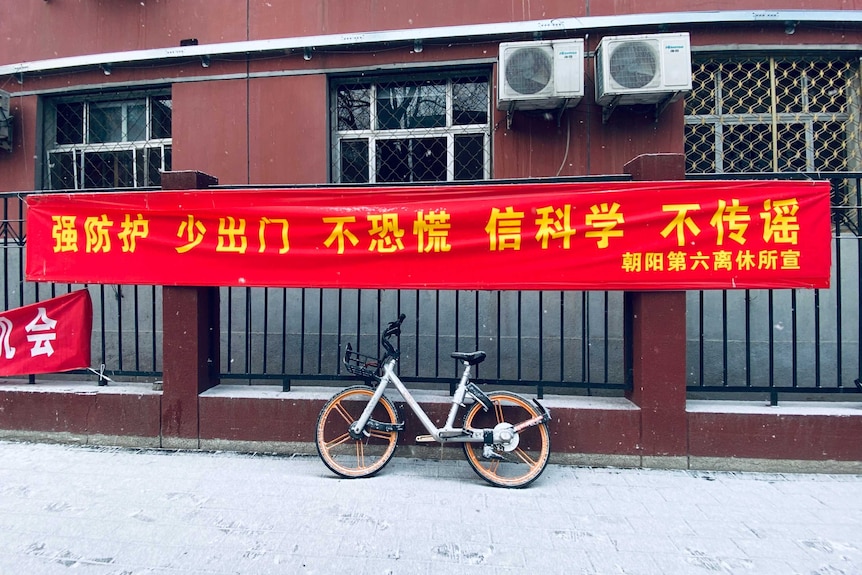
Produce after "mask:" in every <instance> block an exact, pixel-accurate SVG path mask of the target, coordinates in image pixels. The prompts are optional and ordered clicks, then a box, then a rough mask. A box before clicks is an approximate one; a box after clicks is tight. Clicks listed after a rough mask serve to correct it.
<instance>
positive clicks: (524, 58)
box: [497, 39, 584, 110]
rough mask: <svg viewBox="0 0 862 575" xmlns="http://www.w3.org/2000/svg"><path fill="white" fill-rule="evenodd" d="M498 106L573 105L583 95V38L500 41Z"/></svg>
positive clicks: (540, 107)
mask: <svg viewBox="0 0 862 575" xmlns="http://www.w3.org/2000/svg"><path fill="white" fill-rule="evenodd" d="M499 62H500V64H499V68H498V71H499V74H498V79H497V108H498V109H500V110H551V109H555V108H562V107H567V108H570V107H572V106H575V105H577V104H578V102H580V101H581V99H582V98H583V97H584V41H583V40H582V39H576V40H555V41H550V40H544V41H535V42H503V43H501V44H500V60H499Z"/></svg>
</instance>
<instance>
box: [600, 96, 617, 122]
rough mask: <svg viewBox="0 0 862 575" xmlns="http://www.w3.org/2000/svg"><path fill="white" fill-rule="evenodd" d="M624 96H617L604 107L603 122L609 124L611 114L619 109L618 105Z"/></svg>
mask: <svg viewBox="0 0 862 575" xmlns="http://www.w3.org/2000/svg"><path fill="white" fill-rule="evenodd" d="M621 98H622V96H615V97H614V99H613V100H611V103H610V104H608V105H607V106H605V107H603V108H602V124H607V123H608V120H610V119H611V114H613V113H614V110H616V109H617V105H618V104H619V103H620V99H621Z"/></svg>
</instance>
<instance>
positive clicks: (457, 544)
mask: <svg viewBox="0 0 862 575" xmlns="http://www.w3.org/2000/svg"><path fill="white" fill-rule="evenodd" d="M23 573H26V574H42V573H47V574H54V573H62V574H70V573H85V574H98V575H102V574H117V575H119V574H138V573H140V574H145V573H170V574H180V573H182V574H192V573H207V574H213V573H219V574H221V573H243V574H245V573H250V574H258V573H287V574H310V573H319V574H326V575H329V574H339V573H345V574H347V573H349V574H351V575H354V574H357V575H358V574H363V573H367V574H393V573H399V574H400V573H404V574H409V575H413V574H421V575H432V574H433V575H439V574H448V573H452V574H458V575H465V574H467V575H469V574H472V573H482V574H486V573H500V574H524V573H528V574H532V573H535V574H545V573H548V574H550V573H560V574H566V575H569V574H578V573H589V574H596V575H605V574H614V573H625V574H639V573H641V574H659V573H661V574H664V573H673V574H676V573H681V574H691V573H694V574H697V573H703V574H715V573H721V574H727V573H732V574H737V573H740V574H742V573H744V574H752V575H754V574H757V575H766V574H780V575H786V574H793V573H798V574H806V575H808V574H823V575H827V574H828V575H838V574H846V575H851V574H858V573H862V476H860V475H793V474H765V473H723V472H695V471H661V470H640V469H591V468H578V467H567V466H562V465H549V466H548V468H547V469H546V470H545V473H544V475H543V476H542V477H540V478H539V480H538V481H536V483H534V484H533V485H532V486H530V487H529V488H527V489H522V490H506V489H499V488H494V487H491V486H490V485H487V484H485V483H484V482H483V481H482V480H481V479H480V478H479V477H478V476H476V475H474V474H473V472H472V470H471V469H470V468H469V466H468V465H467V463H466V462H465V461H457V460H455V461H453V460H445V461H435V460H417V459H401V458H397V457H396V458H395V459H394V460H393V461H392V462H391V463H390V464H389V466H388V467H386V468H385V469H384V470H383V471H382V472H381V473H380V474H379V475H377V476H375V477H372V478H367V479H358V480H345V479H338V478H336V477H335V476H333V475H332V474H331V473H330V472H329V471H328V470H327V469H326V467H324V465H323V464H322V463H321V462H320V461H319V460H318V459H317V458H315V457H310V456H296V457H283V456H267V455H241V454H233V453H200V452H174V451H170V452H167V451H165V452H160V451H152V450H146V451H140V450H129V449H113V448H88V447H74V446H62V445H47V444H34V443H16V442H9V441H0V574H2V575H18V574H23Z"/></svg>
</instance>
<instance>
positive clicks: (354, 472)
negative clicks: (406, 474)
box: [314, 386, 398, 477]
mask: <svg viewBox="0 0 862 575" xmlns="http://www.w3.org/2000/svg"><path fill="white" fill-rule="evenodd" d="M373 395H374V390H373V389H371V388H368V387H363V386H354V387H348V388H347V389H344V390H342V391H340V392H338V393H337V394H335V395H334V396H333V397H332V399H330V400H329V401H328V402H327V403H326V405H324V406H323V409H322V410H321V411H320V415H319V416H318V418H317V428H316V432H315V437H314V440H315V443H316V444H317V453H318V454H319V455H320V458H321V459H322V460H323V463H325V464H326V466H327V467H328V468H329V469H331V470H332V471H333V472H335V473H336V474H338V475H340V476H342V477H368V476H369V475H374V474H375V473H377V472H378V471H380V470H381V469H383V466H385V465H386V464H387V463H389V460H390V459H392V455H393V454H394V453H395V445H396V443H397V441H398V431H382V430H378V429H370V428H369V427H368V426H366V427H365V431H364V433H363V436H362V438H361V439H355V438H353V437H351V435H350V433H349V430H348V428H349V427H350V425H351V424H352V423H353V422H354V421H356V420H357V419H359V416H360V415H362V411H363V410H364V409H365V406H366V405H368V401H369V400H370V399H371V398H372V396H373ZM371 419H373V420H375V421H378V422H380V423H383V424H392V425H394V424H396V423H398V411H397V410H396V408H395V405H393V403H392V402H391V401H389V399H387V398H386V397H385V396H383V397H381V398H380V401H379V402H377V405H376V406H375V407H374V411H373V412H372V413H371Z"/></svg>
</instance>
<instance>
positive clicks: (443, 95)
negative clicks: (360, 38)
mask: <svg viewBox="0 0 862 575" xmlns="http://www.w3.org/2000/svg"><path fill="white" fill-rule="evenodd" d="M332 102H333V105H332V108H333V109H332V116H333V117H332V124H333V130H332V132H333V137H332V143H333V147H332V173H333V175H332V179H333V181H335V182H337V183H346V184H357V183H388V182H405V183H406V182H451V181H465V180H485V179H488V178H490V177H491V153H490V149H491V138H490V134H491V132H490V123H489V122H490V105H491V99H490V91H489V81H488V73H487V72H482V73H476V72H471V73H457V74H447V75H439V74H438V75H429V76H421V77H416V76H411V77H410V79H405V78H401V77H398V78H395V77H389V78H378V79H376V80H365V79H363V80H362V81H356V80H350V79H339V80H337V81H335V82H334V83H333V87H332Z"/></svg>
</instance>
